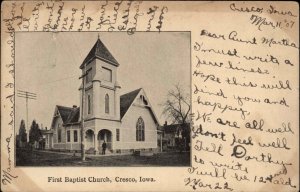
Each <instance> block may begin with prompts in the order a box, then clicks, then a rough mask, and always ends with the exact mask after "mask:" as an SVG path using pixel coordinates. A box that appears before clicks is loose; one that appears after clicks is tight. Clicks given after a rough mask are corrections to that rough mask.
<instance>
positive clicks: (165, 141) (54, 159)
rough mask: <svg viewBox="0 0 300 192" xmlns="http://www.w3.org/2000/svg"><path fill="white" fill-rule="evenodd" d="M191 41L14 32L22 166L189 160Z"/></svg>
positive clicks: (178, 35)
mask: <svg viewBox="0 0 300 192" xmlns="http://www.w3.org/2000/svg"><path fill="white" fill-rule="evenodd" d="M190 41H191V39H190V32H161V33H157V32H135V33H134V34H132V35H129V34H127V33H126V32H29V33H23V32H18V33H16V35H15V42H16V43H15V62H16V68H15V92H16V97H15V109H16V110H15V134H16V141H15V145H16V150H15V153H16V162H15V164H16V166H30V167H35V166H42V167H43V166H75V167H76V166H99V167H114V166H119V167H130V166H133V167H143V166H145V167H147V166H148V167H151V166H155V167H160V166H167V167H168V166H175V167H181V166H190V162H191V158H190V157H191V154H190V130H191V128H190V126H191V98H190V96H191V93H190V91H191V90H190V87H191V85H190V83H191V76H190V74H191V66H190V63H191V61H190V46H191V45H190V43H191V42H190Z"/></svg>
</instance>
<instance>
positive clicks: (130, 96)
mask: <svg viewBox="0 0 300 192" xmlns="http://www.w3.org/2000/svg"><path fill="white" fill-rule="evenodd" d="M141 89H142V88H139V89H137V90H134V91H131V92H129V93H126V94H124V95H121V97H120V116H121V119H122V118H123V116H124V115H125V113H126V112H127V110H128V109H129V107H130V106H131V104H132V102H133V101H134V99H135V98H136V96H137V95H138V94H139V92H140V90H141Z"/></svg>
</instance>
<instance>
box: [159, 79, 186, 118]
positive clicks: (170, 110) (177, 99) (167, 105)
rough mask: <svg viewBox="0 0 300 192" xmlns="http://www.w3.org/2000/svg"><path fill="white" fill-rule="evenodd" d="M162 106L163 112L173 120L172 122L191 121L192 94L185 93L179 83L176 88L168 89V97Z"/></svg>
mask: <svg viewBox="0 0 300 192" xmlns="http://www.w3.org/2000/svg"><path fill="white" fill-rule="evenodd" d="M162 106H163V112H162V114H163V115H165V116H166V118H167V120H170V121H172V124H174V123H179V124H185V123H188V122H189V120H190V119H189V118H190V115H189V114H190V111H191V105H190V95H189V94H187V93H185V92H184V90H183V88H182V87H181V86H180V85H179V84H177V85H175V86H174V89H172V90H169V91H168V94H167V99H166V101H165V102H164V103H163V104H162Z"/></svg>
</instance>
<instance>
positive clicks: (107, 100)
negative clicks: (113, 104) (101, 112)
mask: <svg viewBox="0 0 300 192" xmlns="http://www.w3.org/2000/svg"><path fill="white" fill-rule="evenodd" d="M105 113H109V96H108V94H106V95H105Z"/></svg>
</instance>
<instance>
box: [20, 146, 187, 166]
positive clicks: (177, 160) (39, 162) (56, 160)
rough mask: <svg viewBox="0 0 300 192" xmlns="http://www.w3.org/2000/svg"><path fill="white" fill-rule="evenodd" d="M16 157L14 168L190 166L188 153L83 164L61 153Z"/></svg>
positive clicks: (22, 153) (90, 159) (26, 152)
mask: <svg viewBox="0 0 300 192" xmlns="http://www.w3.org/2000/svg"><path fill="white" fill-rule="evenodd" d="M16 157H17V161H16V166H74V167H77V166H97V167H101V166H105V167H116V166H118V167H128V166H132V167H133V166H134V167H142V166H153V167H159V166H190V153H188V152H184V153H179V152H173V153H158V154H155V155H154V156H151V157H143V156H133V155H118V156H103V157H102V156H100V157H99V156H98V157H87V158H86V161H84V162H83V161H81V158H80V156H79V154H77V155H76V156H75V157H73V156H72V155H67V154H63V153H48V152H43V151H30V150H25V149H17V151H16Z"/></svg>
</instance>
